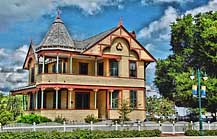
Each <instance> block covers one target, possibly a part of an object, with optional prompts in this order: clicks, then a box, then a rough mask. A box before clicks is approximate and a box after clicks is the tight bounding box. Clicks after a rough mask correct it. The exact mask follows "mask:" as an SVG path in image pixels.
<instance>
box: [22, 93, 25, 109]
mask: <svg viewBox="0 0 217 139" xmlns="http://www.w3.org/2000/svg"><path fill="white" fill-rule="evenodd" d="M22 100H23V103H22V104H23V110H26V109H25V96H24V94H23V99H22Z"/></svg>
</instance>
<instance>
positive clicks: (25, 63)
mask: <svg viewBox="0 0 217 139" xmlns="http://www.w3.org/2000/svg"><path fill="white" fill-rule="evenodd" d="M36 47H37V46H35V45H33V43H32V41H31V42H30V44H29V49H28V52H27V54H26V58H25V61H24V63H23V69H27V66H28V59H29V57H32V58H33V59H34V60H35V61H37V54H36V52H35V49H36ZM30 52H31V53H30Z"/></svg>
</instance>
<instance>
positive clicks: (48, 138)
mask: <svg viewBox="0 0 217 139" xmlns="http://www.w3.org/2000/svg"><path fill="white" fill-rule="evenodd" d="M160 134H161V132H160V131H159V130H143V131H137V130H126V131H99V130H98V131H97V130H94V131H90V130H76V131H73V132H57V131H52V132H38V131H37V132H2V133H0V139H99V138H123V137H156V136H157V137H159V136H160Z"/></svg>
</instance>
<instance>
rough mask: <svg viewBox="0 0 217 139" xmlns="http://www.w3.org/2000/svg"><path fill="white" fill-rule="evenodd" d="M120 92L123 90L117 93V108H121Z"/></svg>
mask: <svg viewBox="0 0 217 139" xmlns="http://www.w3.org/2000/svg"><path fill="white" fill-rule="evenodd" d="M122 92H123V90H120V91H119V92H118V108H121V103H122Z"/></svg>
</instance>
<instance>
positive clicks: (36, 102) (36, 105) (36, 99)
mask: <svg viewBox="0 0 217 139" xmlns="http://www.w3.org/2000/svg"><path fill="white" fill-rule="evenodd" d="M35 109H36V110H37V109H38V91H36V92H35Z"/></svg>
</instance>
